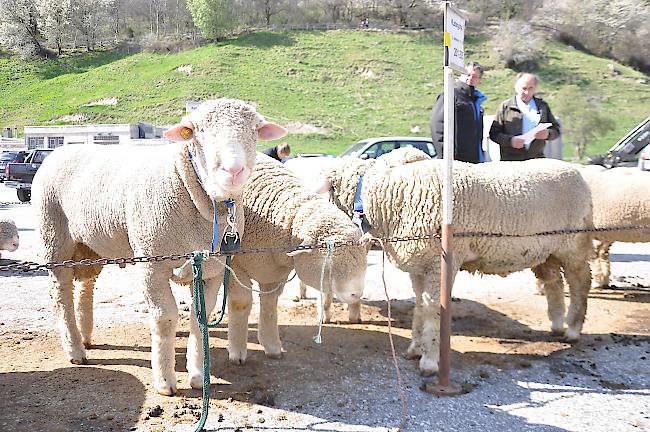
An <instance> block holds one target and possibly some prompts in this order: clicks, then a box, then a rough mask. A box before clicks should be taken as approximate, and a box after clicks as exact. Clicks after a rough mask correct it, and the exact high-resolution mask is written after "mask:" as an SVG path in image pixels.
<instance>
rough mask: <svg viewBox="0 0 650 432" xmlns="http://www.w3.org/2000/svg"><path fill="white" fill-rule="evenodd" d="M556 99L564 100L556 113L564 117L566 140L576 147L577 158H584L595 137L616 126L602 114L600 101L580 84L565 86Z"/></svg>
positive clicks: (563, 129) (563, 126) (563, 130)
mask: <svg viewBox="0 0 650 432" xmlns="http://www.w3.org/2000/svg"><path fill="white" fill-rule="evenodd" d="M555 100H559V101H562V104H561V105H559V106H558V107H557V112H556V114H557V115H558V117H560V118H561V119H562V134H563V136H564V142H565V143H567V144H568V145H572V146H574V147H575V151H574V155H575V158H576V159H577V160H581V159H583V158H584V156H585V153H586V150H587V146H588V144H589V143H590V142H591V141H593V139H594V138H596V137H598V136H600V135H602V134H604V133H605V132H607V131H609V130H611V129H613V128H614V126H615V124H614V121H613V120H612V119H611V118H609V117H607V116H604V115H602V114H601V112H600V110H599V102H598V101H597V100H596V99H595V98H594V97H592V96H591V95H589V94H588V93H586V92H585V90H584V89H581V88H580V87H578V86H575V85H571V86H567V87H565V88H563V89H562V90H561V91H560V92H559V93H558V94H557V95H556V96H555Z"/></svg>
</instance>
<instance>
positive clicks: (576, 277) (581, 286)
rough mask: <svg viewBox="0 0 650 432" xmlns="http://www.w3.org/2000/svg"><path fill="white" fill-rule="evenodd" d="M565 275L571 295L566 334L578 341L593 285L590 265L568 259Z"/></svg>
mask: <svg viewBox="0 0 650 432" xmlns="http://www.w3.org/2000/svg"><path fill="white" fill-rule="evenodd" d="M573 259H575V257H574V258H573ZM564 277H566V280H567V283H568V284H569V297H570V302H569V311H568V312H567V318H566V322H567V330H566V333H565V336H566V339H567V340H568V341H577V340H578V339H579V338H580V333H581V332H582V325H583V324H584V322H585V316H586V315H587V299H588V297H589V288H590V287H591V284H590V273H589V265H588V264H587V263H586V261H580V260H575V261H573V260H572V261H568V262H567V263H566V265H565V266H564Z"/></svg>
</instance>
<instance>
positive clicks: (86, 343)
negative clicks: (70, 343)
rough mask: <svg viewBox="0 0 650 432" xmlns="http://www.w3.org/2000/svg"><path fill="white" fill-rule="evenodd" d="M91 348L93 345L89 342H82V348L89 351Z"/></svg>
mask: <svg viewBox="0 0 650 432" xmlns="http://www.w3.org/2000/svg"><path fill="white" fill-rule="evenodd" d="M92 347H93V344H91V343H90V342H84V348H86V349H91V348H92Z"/></svg>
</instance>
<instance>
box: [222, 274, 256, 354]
mask: <svg viewBox="0 0 650 432" xmlns="http://www.w3.org/2000/svg"><path fill="white" fill-rule="evenodd" d="M235 270H236V273H237V277H238V278H239V280H240V281H241V282H242V284H244V285H245V286H247V287H250V286H251V280H250V278H249V277H248V275H247V274H246V273H245V272H244V271H242V270H240V269H239V268H236V269H235ZM252 305H253V293H252V292H251V291H250V290H248V289H246V288H244V287H242V286H240V285H239V284H238V283H237V282H236V281H234V280H233V278H230V285H229V288H228V359H229V360H230V362H231V363H234V364H244V362H245V361H246V355H247V343H248V316H249V315H250V313H251V307H252Z"/></svg>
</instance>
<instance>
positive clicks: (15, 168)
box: [5, 149, 54, 202]
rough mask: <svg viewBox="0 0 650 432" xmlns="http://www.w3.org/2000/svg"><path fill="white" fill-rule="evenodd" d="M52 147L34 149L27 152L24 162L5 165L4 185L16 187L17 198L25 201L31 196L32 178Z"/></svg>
mask: <svg viewBox="0 0 650 432" xmlns="http://www.w3.org/2000/svg"><path fill="white" fill-rule="evenodd" d="M53 150H54V149H34V150H32V151H30V152H29V153H27V156H26V157H25V162H23V163H8V164H7V165H6V166H5V179H6V180H5V186H6V187H10V188H13V189H16V194H17V195H18V200H19V201H20V202H27V201H29V200H31V198H32V180H33V179H34V174H36V171H37V170H38V168H39V167H40V166H41V164H42V163H43V161H44V160H45V158H46V157H47V156H48V155H49V154H50V153H52V151H53Z"/></svg>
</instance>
